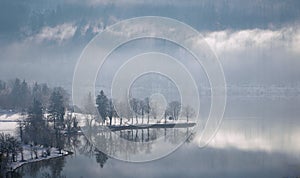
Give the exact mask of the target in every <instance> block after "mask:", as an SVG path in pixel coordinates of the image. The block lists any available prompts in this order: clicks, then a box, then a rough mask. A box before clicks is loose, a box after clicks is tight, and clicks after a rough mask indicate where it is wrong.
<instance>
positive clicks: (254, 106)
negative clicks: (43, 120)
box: [15, 98, 300, 178]
mask: <svg viewBox="0 0 300 178" xmlns="http://www.w3.org/2000/svg"><path fill="white" fill-rule="evenodd" d="M299 116H300V99H299V98H229V99H228V105H227V108H226V113H225V117H224V120H223V123H222V125H221V128H220V130H219V131H218V133H217V135H216V136H215V138H214V140H212V142H211V143H210V144H209V145H208V146H207V147H205V148H201V149H200V148H198V146H197V138H198V136H197V134H196V135H195V136H194V137H193V138H194V139H192V140H190V141H189V142H188V143H184V144H183V145H182V146H181V147H180V148H179V149H177V150H176V151H175V152H173V153H171V154H170V155H168V156H166V157H163V158H161V159H158V160H155V161H150V162H145V163H130V162H125V161H120V160H116V159H114V158H110V157H108V156H106V155H105V154H103V153H101V152H99V151H97V149H95V148H94V147H93V145H91V144H89V143H88V141H87V140H86V139H85V138H84V137H83V136H80V137H77V138H74V137H73V138H70V139H69V141H68V142H67V143H69V144H67V147H68V148H69V149H70V150H73V151H74V152H75V153H74V154H73V155H71V156H67V157H64V158H58V159H52V160H48V161H44V162H40V163H34V164H28V165H25V166H23V167H21V168H19V169H18V170H17V172H16V175H15V176H16V177H17V176H18V177H26V178H27V177H28V178H29V177H70V178H81V177H84V178H85V177H86V178H92V177H238V178H240V177H278V178H282V177H294V178H296V177H299V176H300V139H299V138H300V118H299ZM151 134H153V133H152V132H151ZM151 134H150V135H151ZM129 135H130V134H129ZM152 146H153V145H152ZM115 149H118V148H115ZM119 149H121V148H119ZM139 151H145V154H147V151H148V152H149V151H150V152H151V145H150V147H149V150H139Z"/></svg>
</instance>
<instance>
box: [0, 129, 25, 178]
mask: <svg viewBox="0 0 300 178" xmlns="http://www.w3.org/2000/svg"><path fill="white" fill-rule="evenodd" d="M19 152H22V146H21V142H20V141H18V140H17V139H16V138H15V137H13V136H11V135H10V134H4V133H0V173H1V172H4V169H5V166H6V164H7V163H8V162H15V161H17V155H18V153H19ZM22 158H23V156H22Z"/></svg>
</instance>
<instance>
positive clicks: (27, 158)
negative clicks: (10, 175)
mask: <svg viewBox="0 0 300 178" xmlns="http://www.w3.org/2000/svg"><path fill="white" fill-rule="evenodd" d="M23 149H24V150H23V152H24V153H23V156H24V161H22V160H21V155H20V154H19V155H18V161H16V162H11V163H9V164H8V165H7V172H11V171H15V170H16V169H18V168H19V167H21V166H23V165H25V164H29V163H35V162H39V161H44V160H49V159H53V158H59V157H63V156H67V155H70V154H72V152H70V151H65V150H61V153H59V151H58V149H57V148H51V149H50V156H44V157H43V156H42V152H43V150H44V149H43V148H42V147H40V148H39V149H38V154H39V155H38V158H37V159H35V158H34V157H35V155H34V154H33V153H32V151H31V150H30V149H31V147H30V146H29V145H23Z"/></svg>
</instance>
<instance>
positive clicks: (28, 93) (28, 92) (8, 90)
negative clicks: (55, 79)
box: [0, 78, 68, 112]
mask: <svg viewBox="0 0 300 178" xmlns="http://www.w3.org/2000/svg"><path fill="white" fill-rule="evenodd" d="M55 90H56V91H57V90H59V91H60V92H61V93H62V94H63V97H64V101H65V103H68V94H67V92H66V91H65V90H64V89H63V88H61V87H58V88H50V87H48V86H47V84H38V83H34V84H33V85H30V84H28V83H27V82H26V81H25V80H23V81H21V80H20V79H18V78H16V79H15V80H14V81H10V82H5V81H2V80H0V108H2V109H11V110H16V111H24V112H25V111H26V110H27V109H28V106H29V105H31V104H32V103H33V100H34V99H36V100H38V101H39V102H41V104H42V106H43V108H47V107H48V106H49V102H50V97H51V94H52V93H53V91H55Z"/></svg>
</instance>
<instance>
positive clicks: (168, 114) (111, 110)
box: [85, 90, 195, 125]
mask: <svg viewBox="0 0 300 178" xmlns="http://www.w3.org/2000/svg"><path fill="white" fill-rule="evenodd" d="M88 101H89V102H87V103H88V104H87V105H86V107H85V110H86V112H87V113H95V109H93V108H95V106H94V105H93V102H92V98H91V94H89V96H88ZM114 104H117V105H118V106H116V107H117V108H118V112H116V109H115V106H114ZM96 108H97V110H98V113H99V115H100V118H101V119H100V120H98V121H99V122H102V123H105V121H106V120H107V119H108V120H109V125H112V120H113V118H117V117H118V118H119V119H120V125H122V120H123V118H127V119H129V120H131V123H132V124H133V122H134V118H135V119H136V121H135V122H136V124H138V123H139V119H138V118H141V122H142V124H143V123H144V118H147V124H149V120H150V118H151V117H152V118H153V119H157V115H158V111H159V109H161V108H159V106H157V105H156V104H153V103H151V101H150V99H149V98H148V97H147V98H145V99H138V98H131V99H130V101H129V103H126V102H113V100H112V99H109V98H108V97H107V96H106V95H105V94H104V92H103V90H101V91H100V94H99V95H97V98H96ZM163 112H164V118H165V121H166V120H167V119H170V120H178V119H179V117H180V116H184V117H186V119H187V122H188V121H189V119H190V118H191V117H194V116H195V110H194V109H193V107H192V106H190V105H187V106H183V107H182V105H181V103H180V102H178V101H172V102H170V103H168V106H167V107H166V109H165V111H163ZM115 123H116V122H115Z"/></svg>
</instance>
